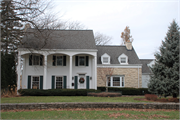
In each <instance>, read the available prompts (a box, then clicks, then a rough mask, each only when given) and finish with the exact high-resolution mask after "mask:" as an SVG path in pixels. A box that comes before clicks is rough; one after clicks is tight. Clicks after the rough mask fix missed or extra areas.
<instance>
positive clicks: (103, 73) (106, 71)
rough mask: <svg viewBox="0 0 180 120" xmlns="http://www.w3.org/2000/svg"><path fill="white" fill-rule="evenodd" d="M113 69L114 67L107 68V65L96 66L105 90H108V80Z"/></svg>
mask: <svg viewBox="0 0 180 120" xmlns="http://www.w3.org/2000/svg"><path fill="white" fill-rule="evenodd" d="M113 71H114V68H109V67H106V68H98V72H99V75H100V77H101V80H103V82H104V84H105V87H106V92H108V82H109V80H110V78H111V76H112V75H113ZM108 78H109V79H108Z"/></svg>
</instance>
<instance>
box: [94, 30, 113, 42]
mask: <svg viewBox="0 0 180 120" xmlns="http://www.w3.org/2000/svg"><path fill="white" fill-rule="evenodd" d="M94 39H95V43H96V45H107V44H108V43H109V42H110V41H111V39H112V37H110V36H107V35H105V34H102V33H99V32H96V33H95V34H94Z"/></svg>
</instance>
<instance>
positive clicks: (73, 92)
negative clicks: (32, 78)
mask: <svg viewBox="0 0 180 120" xmlns="http://www.w3.org/2000/svg"><path fill="white" fill-rule="evenodd" d="M18 92H19V93H20V94H21V95H23V96H87V93H88V92H98V90H94V89H49V90H41V89H20V90H18Z"/></svg>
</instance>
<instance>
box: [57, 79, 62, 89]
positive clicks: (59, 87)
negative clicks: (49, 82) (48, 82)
mask: <svg viewBox="0 0 180 120" xmlns="http://www.w3.org/2000/svg"><path fill="white" fill-rule="evenodd" d="M62 88H63V78H62V77H56V89H62Z"/></svg>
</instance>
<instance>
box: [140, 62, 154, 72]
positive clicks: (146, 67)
mask: <svg viewBox="0 0 180 120" xmlns="http://www.w3.org/2000/svg"><path fill="white" fill-rule="evenodd" d="M153 60H154V59H140V61H141V64H143V66H142V73H151V70H150V68H149V67H148V66H147V64H149V63H150V62H152V61H153Z"/></svg>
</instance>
